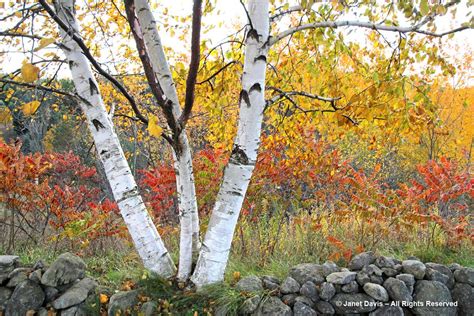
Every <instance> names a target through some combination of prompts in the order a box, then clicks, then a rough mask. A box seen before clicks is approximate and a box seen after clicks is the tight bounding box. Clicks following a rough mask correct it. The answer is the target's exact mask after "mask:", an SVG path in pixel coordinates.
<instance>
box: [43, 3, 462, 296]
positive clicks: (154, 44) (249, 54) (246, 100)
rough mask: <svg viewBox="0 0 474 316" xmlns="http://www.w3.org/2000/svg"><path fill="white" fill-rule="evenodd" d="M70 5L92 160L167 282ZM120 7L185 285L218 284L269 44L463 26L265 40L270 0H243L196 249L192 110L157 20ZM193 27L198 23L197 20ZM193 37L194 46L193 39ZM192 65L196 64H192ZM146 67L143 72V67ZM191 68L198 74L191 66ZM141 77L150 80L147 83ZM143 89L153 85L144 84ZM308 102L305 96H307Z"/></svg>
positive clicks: (252, 155) (249, 163)
mask: <svg viewBox="0 0 474 316" xmlns="http://www.w3.org/2000/svg"><path fill="white" fill-rule="evenodd" d="M197 1H199V2H197ZM41 2H43V1H41ZM127 3H128V4H127ZM197 3H199V5H200V4H201V1H200V0H195V6H196V4H197ZM73 4H74V1H73V0H57V1H56V2H55V5H56V12H57V14H58V16H59V17H60V19H61V20H63V21H64V22H65V23H66V24H67V30H66V31H65V30H64V28H61V27H60V31H61V35H62V37H63V44H64V46H63V50H64V53H65V55H66V57H67V60H68V62H69V66H70V69H71V73H72V77H73V80H74V84H75V86H76V90H77V92H78V94H79V95H80V96H81V97H82V98H83V99H84V102H82V103H81V107H82V109H83V111H84V114H85V116H86V118H87V121H88V125H89V128H90V130H91V133H92V135H93V138H94V142H95V146H96V149H97V152H98V156H99V158H100V160H101V162H102V164H103V165H104V169H105V172H106V174H107V178H108V181H109V183H110V187H111V189H112V192H113V194H114V198H115V199H116V201H117V203H118V206H119V209H120V211H121V213H122V216H123V217H124V220H125V222H126V224H127V226H128V229H129V231H130V234H131V236H132V238H133V240H134V242H135V245H136V248H137V251H138V253H139V254H140V257H141V258H142V260H143V262H144V265H145V267H146V268H148V269H150V270H152V271H155V272H157V273H158V274H160V275H161V276H164V277H168V276H171V275H173V274H174V271H175V268H174V265H173V262H172V260H171V258H170V256H169V254H168V252H167V250H166V248H165V246H164V244H163V242H162V240H161V238H160V236H159V234H158V232H157V230H156V228H155V226H154V225H153V223H152V221H151V218H150V216H149V215H148V213H147V210H146V208H145V206H144V204H143V201H142V199H141V197H140V195H139V193H138V190H137V186H136V183H135V180H134V178H133V177H132V174H131V172H130V168H129V166H128V164H127V161H126V159H125V157H124V154H123V152H122V149H121V146H120V143H119V140H118V138H117V135H116V134H115V132H114V130H113V125H112V121H111V119H110V118H109V116H108V115H107V112H106V110H105V106H104V104H103V101H102V99H101V96H100V92H99V89H98V85H97V82H96V81H95V79H94V76H93V74H92V72H91V69H90V66H89V64H88V61H87V59H86V57H85V56H84V54H83V52H82V51H81V47H79V46H78V45H77V43H76V42H75V41H74V39H73V38H72V36H71V35H72V34H75V35H78V34H79V33H78V24H77V21H76V19H75V18H74V8H73ZM453 4H454V2H452V3H451V2H450V3H448V4H446V7H448V6H452V5H453ZM125 5H126V6H127V5H132V6H133V9H131V10H129V11H132V12H127V15H129V14H130V13H131V14H133V21H129V22H132V23H131V28H132V31H133V32H135V34H134V35H135V40H136V41H137V40H138V41H141V40H143V43H138V42H137V47H141V49H144V50H146V52H143V51H142V52H141V53H144V54H146V55H147V56H148V57H149V65H148V66H150V67H151V68H152V69H151V71H152V72H153V75H152V78H151V79H153V80H155V79H156V81H157V85H158V86H159V89H158V90H159V91H158V90H157V91H158V92H157V91H155V92H156V93H157V94H159V95H158V98H161V99H160V102H161V103H162V104H161V107H162V110H163V111H164V112H165V114H166V116H167V117H166V120H167V121H168V125H169V127H170V128H171V130H172V136H171V138H172V141H171V143H172V145H173V154H174V167H175V171H176V184H177V192H178V201H179V202H178V206H179V212H180V222H181V235H180V255H179V267H178V275H177V277H178V279H179V280H184V281H185V280H188V279H189V278H190V277H191V280H192V281H193V282H194V284H196V285H197V286H198V287H202V286H204V285H207V284H210V283H215V282H219V281H222V280H223V277H224V272H225V268H226V265H227V262H228V258H229V253H230V248H231V243H232V239H233V235H234V230H235V227H236V225H237V220H238V218H239V214H240V210H241V207H242V204H243V201H244V198H245V194H246V192H247V188H248V185H249V182H250V178H251V176H252V173H253V170H254V167H255V164H256V161H257V152H258V148H259V144H260V134H261V126H262V120H263V111H264V108H265V97H264V93H265V71H266V66H267V54H268V50H269V48H270V46H271V45H273V44H275V43H277V42H278V41H279V40H281V39H283V38H285V37H287V36H291V35H292V34H294V33H296V32H300V31H304V30H308V29H314V28H328V27H330V28H335V27H339V26H351V25H352V26H356V27H362V28H370V29H379V30H382V31H391V32H398V33H408V32H418V33H422V34H426V35H431V36H438V37H441V36H444V35H447V34H450V33H453V32H456V31H459V30H462V29H465V28H466V27H464V26H463V27H460V28H457V29H454V30H452V31H449V32H445V33H441V34H435V33H432V32H429V31H426V30H422V29H421V27H422V26H424V25H425V24H426V23H428V22H429V21H431V20H432V19H433V18H434V15H433V14H429V15H427V16H426V17H425V18H424V19H423V20H422V21H421V22H419V23H418V24H416V25H414V26H412V27H399V26H393V25H381V24H371V23H366V22H358V21H336V22H317V23H308V24H305V25H300V26H297V27H294V28H290V29H289V30H286V31H284V32H282V33H280V34H277V35H276V36H273V37H271V36H270V34H269V23H270V21H273V20H274V19H273V18H269V1H268V0H249V2H248V5H247V7H246V10H247V12H246V13H247V16H248V18H249V21H248V26H247V31H246V38H245V60H244V71H243V75H242V82H241V85H242V89H241V92H240V99H239V106H240V112H239V121H238V130H237V135H236V137H235V140H234V145H233V150H232V153H231V156H230V159H229V162H228V164H227V166H226V168H225V171H224V176H223V181H222V183H221V186H220V189H219V193H218V196H217V199H216V203H215V205H214V208H213V211H212V214H211V219H210V222H209V225H208V230H207V232H206V235H205V238H204V241H203V242H202V245H201V243H200V238H199V219H198V206H197V199H196V190H195V186H194V176H193V165H192V155H191V147H190V144H189V141H188V138H187V135H186V130H185V123H186V120H187V117H186V116H189V112H190V108H187V105H188V104H187V103H186V104H185V107H184V110H183V111H182V110H181V106H180V103H179V99H178V95H177V91H176V88H175V83H174V81H173V79H172V76H171V72H170V68H169V64H168V61H167V59H166V56H165V53H164V49H163V45H162V43H161V39H160V36H159V33H158V29H157V22H156V21H155V18H154V16H153V13H152V11H151V9H150V6H149V4H148V2H147V0H125ZM196 7H197V6H196ZM128 9H130V7H129V8H128ZM302 10H304V8H303V7H301V6H295V7H291V8H289V9H287V10H286V11H283V12H282V13H279V14H277V15H276V17H278V16H281V15H283V14H289V13H292V12H297V11H302ZM195 13H196V12H195V11H194V10H193V28H194V26H195V25H194V14H195ZM129 18H130V15H129ZM135 18H136V19H135ZM197 21H198V22H199V23H200V18H199V20H197ZM135 22H136V23H135ZM72 30H74V31H72ZM137 37H138V39H137ZM197 39H198V40H199V36H198V37H197ZM193 44H196V43H193ZM197 44H199V43H197ZM139 50H140V48H139ZM142 62H143V60H142ZM197 63H199V62H198V61H197ZM194 66H196V65H194ZM144 67H145V68H146V67H147V65H145V62H144ZM194 69H195V70H196V67H195V68H194ZM196 71H197V70H196ZM145 72H147V71H145ZM148 75H149V72H148ZM147 78H148V79H149V77H147ZM194 79H195V77H194ZM149 83H150V86H152V83H151V82H150V80H149ZM194 83H195V81H194ZM187 92H188V91H187ZM307 96H311V95H309V94H308V95H307ZM313 98H317V99H319V100H323V101H326V102H328V100H329V101H332V102H333V101H334V100H335V99H328V98H322V97H314V96H313ZM191 107H192V102H191ZM183 113H185V114H183ZM183 117H184V119H183ZM198 252H199V257H198V259H197V264H196V268H195V271H192V263H193V257H195V256H193V255H196V254H197V253H198Z"/></svg>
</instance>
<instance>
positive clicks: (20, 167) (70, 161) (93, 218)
mask: <svg viewBox="0 0 474 316" xmlns="http://www.w3.org/2000/svg"><path fill="white" fill-rule="evenodd" d="M0 177H1V179H2V181H0V191H1V192H2V194H1V195H0V202H2V203H3V205H4V207H5V210H7V213H9V214H10V215H6V214H5V216H4V219H3V221H2V225H5V226H7V227H12V225H14V227H16V229H15V230H12V231H11V234H13V235H11V236H10V238H14V237H15V236H16V234H18V232H19V231H20V232H22V233H24V234H26V236H27V237H28V238H29V239H32V240H33V241H35V242H38V241H39V240H40V238H43V237H52V238H53V239H55V240H57V239H62V238H67V239H77V240H79V241H80V242H81V243H82V244H83V245H87V244H88V243H89V242H90V241H91V240H94V239H97V238H99V237H104V236H111V235H116V234H119V233H123V229H122V224H121V221H119V220H117V219H118V216H111V215H112V214H114V213H116V212H117V207H116V205H115V203H114V202H111V201H109V200H108V199H106V198H105V199H104V194H103V192H102V190H101V189H100V183H99V178H98V176H97V173H96V170H95V168H90V167H87V166H84V165H83V164H82V163H81V162H80V159H79V157H77V156H75V155H74V154H72V153H54V154H39V153H36V154H34V155H23V154H22V153H21V151H20V145H19V144H16V145H7V144H5V143H0ZM51 228H53V230H51ZM12 240H13V239H12Z"/></svg>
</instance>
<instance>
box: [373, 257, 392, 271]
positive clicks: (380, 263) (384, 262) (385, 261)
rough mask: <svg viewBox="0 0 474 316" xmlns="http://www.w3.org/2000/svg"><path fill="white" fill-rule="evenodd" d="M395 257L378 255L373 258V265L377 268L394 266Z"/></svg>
mask: <svg viewBox="0 0 474 316" xmlns="http://www.w3.org/2000/svg"><path fill="white" fill-rule="evenodd" d="M395 264H396V263H395V259H394V258H392V257H385V256H380V257H378V258H377V259H375V265H376V266H377V267H379V268H392V269H393V268H395Z"/></svg>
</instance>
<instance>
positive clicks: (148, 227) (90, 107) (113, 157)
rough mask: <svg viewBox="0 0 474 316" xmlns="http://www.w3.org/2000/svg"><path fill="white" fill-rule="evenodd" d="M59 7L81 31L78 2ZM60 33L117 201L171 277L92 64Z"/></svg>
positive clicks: (151, 261)
mask: <svg viewBox="0 0 474 316" xmlns="http://www.w3.org/2000/svg"><path fill="white" fill-rule="evenodd" d="M55 6H56V12H57V14H58V16H59V17H60V18H61V20H63V21H64V22H65V23H66V24H67V25H70V26H71V27H73V28H74V29H75V31H76V34H79V32H78V31H79V27H78V23H77V20H76V18H75V16H74V1H73V0H59V1H57V2H55ZM60 34H61V36H62V38H63V44H64V45H65V46H66V47H67V48H68V49H64V53H65V55H66V58H67V60H68V63H69V67H70V70H71V74H72V78H73V81H74V85H75V87H76V91H77V93H78V94H79V95H80V96H81V97H82V98H84V99H86V100H87V101H88V102H81V108H82V110H83V112H84V114H85V116H86V118H87V123H88V126H89V130H90V131H91V133H92V136H93V138H94V143H95V147H96V149H97V152H98V156H99V159H100V161H101V162H102V164H103V166H104V170H105V173H106V175H107V179H108V181H109V183H110V187H111V189H112V193H113V195H114V198H115V201H116V202H117V204H118V207H119V209H120V212H121V214H122V217H123V218H124V221H125V223H126V224H127V227H128V230H129V232H130V235H131V236H132V239H133V242H134V244H135V247H136V249H137V251H138V253H139V255H140V258H141V259H142V260H143V264H144V265H145V267H146V268H147V269H150V270H151V271H153V272H156V273H158V274H159V275H161V276H163V277H170V276H172V275H173V274H174V272H175V267H174V264H173V262H172V259H171V257H170V255H169V253H168V251H167V250H166V248H165V246H164V244H163V241H162V239H161V237H160V235H159V234H158V231H157V230H156V227H155V225H154V224H153V222H152V220H151V217H150V215H149V214H148V212H147V209H146V207H145V204H144V203H143V200H142V198H141V196H140V194H139V192H138V188H137V185H136V183H135V179H134V178H133V176H132V173H131V171H130V167H129V165H128V163H127V160H126V159H125V155H124V153H123V151H122V147H121V146H120V143H119V140H118V137H117V135H116V133H115V131H114V129H113V125H112V122H111V120H110V117H109V116H108V114H107V111H106V109H105V106H104V103H103V100H102V97H101V95H100V92H99V89H98V85H97V82H96V80H95V78H94V76H93V74H92V71H91V68H90V66H89V63H88V61H87V59H86V57H85V56H84V54H83V53H82V51H81V49H80V47H79V46H78V45H77V44H76V43H75V42H74V40H73V39H72V38H71V37H70V36H69V35H68V34H67V33H66V32H64V31H63V30H62V29H60Z"/></svg>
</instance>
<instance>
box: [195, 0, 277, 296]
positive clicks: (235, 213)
mask: <svg viewBox="0 0 474 316" xmlns="http://www.w3.org/2000/svg"><path fill="white" fill-rule="evenodd" d="M247 10H248V15H249V19H250V21H249V26H248V29H247V33H246V40H245V61H244V72H243V75H242V90H241V92H240V100H239V106H240V112H239V123H238V129H237V136H236V138H235V141H234V146H233V150H232V153H231V156H230V159H229V163H228V164H227V166H226V168H225V171H224V178H223V180H222V184H221V187H220V189H219V193H218V196H217V200H216V204H215V206H214V209H213V211H212V215H211V220H210V222H209V225H208V229H207V232H206V236H205V238H204V241H203V243H202V247H201V252H200V254H199V259H198V262H197V265H196V270H195V272H194V274H193V276H192V281H193V282H194V283H195V284H196V285H197V286H198V287H199V286H202V285H206V284H210V283H215V282H219V281H222V280H223V278H224V272H225V268H226V265H227V261H228V258H229V252H230V247H231V244H232V238H233V236H234V230H235V227H236V225H237V220H238V218H239V214H240V209H241V207H242V203H243V201H244V197H245V193H246V192H247V187H248V185H249V182H250V178H251V177H252V173H253V170H254V168H255V163H256V161H257V151H258V147H259V144H260V130H261V126H262V120H263V110H264V107H265V94H264V93H265V70H266V67H267V52H268V40H269V19H268V0H250V1H249V4H248V7H247Z"/></svg>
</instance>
